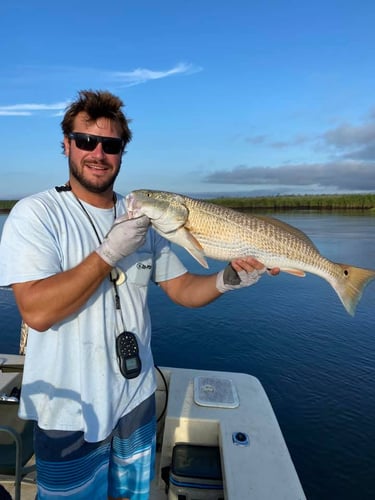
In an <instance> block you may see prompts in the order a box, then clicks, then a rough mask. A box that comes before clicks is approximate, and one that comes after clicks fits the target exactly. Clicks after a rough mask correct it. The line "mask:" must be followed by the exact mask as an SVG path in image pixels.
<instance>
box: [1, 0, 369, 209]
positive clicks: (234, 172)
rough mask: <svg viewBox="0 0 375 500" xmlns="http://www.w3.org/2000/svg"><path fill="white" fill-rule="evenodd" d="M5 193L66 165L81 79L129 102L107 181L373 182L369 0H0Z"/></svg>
mask: <svg viewBox="0 0 375 500" xmlns="http://www.w3.org/2000/svg"><path fill="white" fill-rule="evenodd" d="M0 20H1V31H0V41H1V42H0V43H1V70H0V137H1V159H0V169H1V183H0V198H1V199H13V198H19V197H22V196H25V195H28V194H31V193H33V192H37V191H41V190H44V189H48V188H49V187H52V186H55V185H56V184H62V183H64V182H65V181H66V180H67V177H68V171H67V162H66V159H65V158H64V156H63V155H62V154H61V147H60V143H61V139H62V136H61V129H60V121H61V118H62V114H63V111H64V108H65V107H66V105H67V104H68V103H69V101H70V100H72V99H74V98H75V97H76V95H77V91H78V90H80V89H88V88H92V89H108V90H110V91H112V92H114V93H115V94H117V95H119V96H120V97H121V98H122V99H123V101H124V102H125V103H126V108H125V112H126V114H127V115H128V116H129V117H130V118H131V119H132V123H131V128H132V130H133V136H134V138H133V141H132V142H131V143H130V145H129V147H128V153H127V154H126V156H125V157H124V160H123V166H122V170H121V173H120V176H119V178H118V180H117V184H116V188H117V191H119V192H122V193H124V194H126V193H127V192H129V191H131V190H132V189H137V188H152V189H162V190H168V191H175V192H181V193H189V194H192V193H194V194H201V193H204V194H207V193H220V194H221V193H238V194H244V193H246V194H248V195H250V196H252V195H260V194H284V193H332V192H361V191H365V192H369V191H375V91H374V88H375V85H374V83H375V64H374V52H375V29H374V25H375V3H374V2H373V0H362V1H361V2H358V1H356V2H355V1H348V0H337V1H332V0H315V1H314V2H305V1H303V0H289V1H282V0H279V1H277V0H257V1H254V0H231V1H226V2H224V1H222V0H216V1H213V0H206V1H204V0H190V1H186V0H185V1H182V0H174V1H172V0H165V1H160V2H157V1H155V0H137V1H132V2H130V1H126V0H121V1H120V0H107V1H106V2H98V1H97V0H91V1H90V2H88V1H86V0H81V1H79V2H77V1H71V0H67V1H65V2H52V1H50V0H48V1H47V0H43V1H38V0H33V1H31V0H18V1H17V2H15V1H14V0H2V2H1V12H0Z"/></svg>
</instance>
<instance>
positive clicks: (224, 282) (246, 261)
mask: <svg viewBox="0 0 375 500" xmlns="http://www.w3.org/2000/svg"><path fill="white" fill-rule="evenodd" d="M265 271H267V272H268V273H269V274H271V275H272V276H275V275H276V274H279V272H280V269H278V268H273V269H269V270H268V269H267V268H266V267H265V266H264V265H263V264H262V263H261V262H259V261H258V260H256V259H254V258H253V257H246V258H243V259H236V260H234V261H232V262H231V263H230V264H228V265H227V267H226V268H225V269H223V270H222V271H220V272H219V273H218V275H217V277H216V288H217V289H218V290H219V292H221V293H224V292H228V291H230V290H237V289H239V288H244V287H247V286H251V285H254V284H255V283H256V282H257V281H258V280H259V278H260V277H261V276H262V274H263V273H264V272H265Z"/></svg>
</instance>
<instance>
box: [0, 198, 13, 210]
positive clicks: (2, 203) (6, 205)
mask: <svg viewBox="0 0 375 500" xmlns="http://www.w3.org/2000/svg"><path fill="white" fill-rule="evenodd" d="M16 203H17V200H0V210H2V211H4V212H6V211H9V210H10V209H11V208H13V206H14V205H15V204H16Z"/></svg>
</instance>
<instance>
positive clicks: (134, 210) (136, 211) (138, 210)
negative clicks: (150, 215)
mask: <svg viewBox="0 0 375 500" xmlns="http://www.w3.org/2000/svg"><path fill="white" fill-rule="evenodd" d="M125 208H126V211H127V213H128V216H129V218H130V219H134V218H136V217H140V216H141V215H143V211H142V204H141V203H140V202H139V201H138V200H137V198H136V197H135V196H134V193H129V194H128V195H126V196H125Z"/></svg>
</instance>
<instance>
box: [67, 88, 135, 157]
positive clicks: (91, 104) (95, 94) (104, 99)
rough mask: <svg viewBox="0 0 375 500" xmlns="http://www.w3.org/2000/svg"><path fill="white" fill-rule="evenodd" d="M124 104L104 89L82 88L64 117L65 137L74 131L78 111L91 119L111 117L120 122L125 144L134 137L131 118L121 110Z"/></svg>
mask: <svg viewBox="0 0 375 500" xmlns="http://www.w3.org/2000/svg"><path fill="white" fill-rule="evenodd" d="M123 106H124V103H123V102H122V100H121V99H120V98H119V97H117V96H115V95H113V94H111V92H108V91H104V90H98V91H93V90H81V91H79V92H78V98H77V100H76V101H74V102H72V103H71V104H70V105H69V106H68V107H67V109H66V112H65V115H64V118H63V120H62V122H61V128H62V132H63V134H64V137H67V136H68V135H69V134H70V133H71V132H73V125H74V119H75V117H76V116H77V115H78V113H81V112H85V113H87V115H88V116H89V119H90V120H92V121H96V120H98V119H99V118H109V119H110V120H113V121H114V122H116V123H118V124H119V125H120V128H121V138H122V140H123V141H124V150H125V146H126V145H127V144H128V143H129V142H130V141H131V139H132V132H131V130H130V128H129V123H130V121H131V120H129V119H128V118H126V116H125V115H124V113H123V112H122V110H121V107H123ZM62 148H63V152H65V148H64V143H63V142H62Z"/></svg>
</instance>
